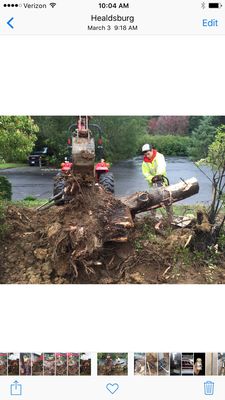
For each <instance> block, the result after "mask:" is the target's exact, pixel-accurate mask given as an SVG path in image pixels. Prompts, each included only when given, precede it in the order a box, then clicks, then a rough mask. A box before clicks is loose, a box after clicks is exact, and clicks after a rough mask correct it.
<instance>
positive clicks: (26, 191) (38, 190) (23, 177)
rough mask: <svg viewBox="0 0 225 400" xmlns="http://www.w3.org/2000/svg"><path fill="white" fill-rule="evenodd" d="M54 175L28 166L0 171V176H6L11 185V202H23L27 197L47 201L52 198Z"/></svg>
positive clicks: (51, 172) (52, 172)
mask: <svg viewBox="0 0 225 400" xmlns="http://www.w3.org/2000/svg"><path fill="white" fill-rule="evenodd" d="M56 173H57V171H48V170H40V168H39V167H28V166H27V167H22V168H12V169H7V170H1V171H0V175H3V176H6V177H7V178H8V179H9V181H10V182H11V184H12V191H13V200H23V199H24V198H25V197H27V196H33V197H35V198H39V199H48V198H49V197H51V196H52V191H53V178H54V176H55V175H56Z"/></svg>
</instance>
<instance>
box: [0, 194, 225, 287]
mask: <svg viewBox="0 0 225 400" xmlns="http://www.w3.org/2000/svg"><path fill="white" fill-rule="evenodd" d="M123 207H124V206H123V205H122V203H121V202H120V201H119V200H117V199H115V198H114V197H113V196H112V195H110V194H108V193H105V192H104V191H103V190H102V188H101V187H96V186H95V187H94V188H91V189H89V190H85V188H84V189H82V191H78V192H77V195H76V196H75V197H74V200H73V201H72V202H70V203H69V204H66V205H64V206H58V207H57V206H54V207H52V208H50V209H47V210H44V211H36V210H34V209H29V208H23V207H16V206H9V207H8V209H7V212H6V224H7V226H8V230H7V234H6V235H5V237H4V239H1V248H0V283H5V284H8V283H21V284H24V283H32V284H45V283H47V284H49V283H53V284H70V283H74V284H80V283H101V284H103V283H105V284H109V283H133V284H134V283H135V284H137V283H140V284H142V283H150V284H153V283H155V284H156V283H225V256H224V253H223V252H222V251H220V249H218V248H212V249H211V250H210V252H209V253H208V252H207V253H202V252H196V251H194V252H193V251H192V250H191V249H189V248H185V244H186V243H187V241H188V238H189V237H190V235H193V229H192V228H189V229H187V228H185V229H184V228H182V229H181V228H178V229H175V230H173V231H172V230H171V229H168V228H166V229H164V230H163V231H162V229H161V231H159V232H158V233H157V234H156V232H155V230H154V226H155V222H156V221H155V220H154V218H151V217H149V216H148V217H140V216H139V217H138V218H136V220H135V225H134V228H133V229H131V230H130V233H129V236H128V241H127V242H123V243H115V242H109V241H108V237H112V230H113V225H112V214H113V213H114V212H115V213H117V215H119V213H120V210H122V209H123ZM115 234H118V231H116V232H115Z"/></svg>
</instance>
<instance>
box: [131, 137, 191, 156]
mask: <svg viewBox="0 0 225 400" xmlns="http://www.w3.org/2000/svg"><path fill="white" fill-rule="evenodd" d="M144 143H150V144H152V146H153V147H154V148H155V149H156V150H158V151H159V152H160V153H163V154H164V155H165V156H187V155H188V147H189V146H190V144H191V139H190V137H188V136H174V135H164V136H161V135H154V136H150V135H148V134H146V135H142V136H140V137H139V149H138V150H139V153H140V151H141V147H142V145H143V144H144Z"/></svg>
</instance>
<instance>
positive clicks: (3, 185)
mask: <svg viewBox="0 0 225 400" xmlns="http://www.w3.org/2000/svg"><path fill="white" fill-rule="evenodd" d="M11 198H12V185H11V183H10V182H9V181H8V179H7V178H5V177H4V176H0V200H11Z"/></svg>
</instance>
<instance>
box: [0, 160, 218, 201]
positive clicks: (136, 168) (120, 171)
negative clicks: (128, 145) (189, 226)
mask: <svg viewBox="0 0 225 400" xmlns="http://www.w3.org/2000/svg"><path fill="white" fill-rule="evenodd" d="M166 161H167V173H168V177H169V179H170V182H171V183H176V182H178V181H179V180H180V177H182V178H183V179H188V178H191V177H192V176H194V177H196V178H197V179H198V182H199V185H200V191H199V193H198V194H197V195H195V196H192V197H189V198H188V199H185V200H183V203H184V204H193V203H207V202H209V201H210V199H211V183H210V181H209V180H208V179H207V178H206V176H205V175H203V174H202V173H201V172H200V171H199V170H198V168H197V167H196V166H195V165H194V164H193V163H192V162H191V161H189V160H188V159H186V158H184V157H170V158H167V160H166ZM141 163H142V158H141V157H136V158H134V159H132V160H127V161H121V162H119V163H115V164H114V165H113V167H112V172H113V173H114V178H115V193H116V196H124V195H128V194H131V193H135V192H137V191H141V190H148V185H147V183H146V181H145V180H144V178H143V176H142V172H141ZM204 169H205V172H206V173H207V174H208V175H210V174H211V172H210V170H209V169H208V168H204ZM57 172H58V171H56V170H51V171H49V170H47V169H43V170H41V169H40V168H39V167H29V166H27V167H23V168H13V169H8V170H1V171H0V175H4V176H6V177H7V178H8V179H9V180H10V182H11V183H12V190H13V200H22V199H24V198H25V197H27V196H33V197H36V198H40V199H48V198H49V197H51V196H52V192H53V178H54V176H55V175H56V173H57Z"/></svg>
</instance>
